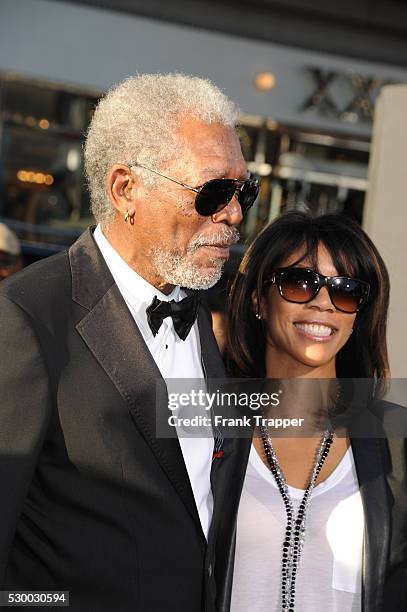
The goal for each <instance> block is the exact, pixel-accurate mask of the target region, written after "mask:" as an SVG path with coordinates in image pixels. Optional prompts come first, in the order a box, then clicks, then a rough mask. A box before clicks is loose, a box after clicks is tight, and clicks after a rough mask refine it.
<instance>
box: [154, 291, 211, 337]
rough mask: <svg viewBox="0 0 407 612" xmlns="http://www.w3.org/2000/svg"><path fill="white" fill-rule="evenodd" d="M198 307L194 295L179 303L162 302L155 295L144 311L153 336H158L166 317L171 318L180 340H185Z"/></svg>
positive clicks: (197, 300) (197, 299) (196, 298)
mask: <svg viewBox="0 0 407 612" xmlns="http://www.w3.org/2000/svg"><path fill="white" fill-rule="evenodd" d="M198 307H199V298H198V297H197V296H195V295H189V296H188V297H186V298H184V299H183V300H181V301H180V302H176V301H175V300H171V301H170V302H163V301H162V300H159V299H158V298H157V296H156V295H155V296H154V299H153V301H152V302H151V304H150V306H148V308H147V309H146V313H147V321H148V324H149V326H150V329H151V331H152V332H153V336H156V335H157V334H158V330H159V329H160V327H161V323H162V322H163V320H164V319H165V318H166V317H172V320H173V323H174V328H175V331H176V332H177V334H178V336H179V337H180V338H181V340H185V338H186V337H187V336H188V334H189V332H190V330H191V327H192V326H193V324H194V323H195V319H196V315H197V314H198Z"/></svg>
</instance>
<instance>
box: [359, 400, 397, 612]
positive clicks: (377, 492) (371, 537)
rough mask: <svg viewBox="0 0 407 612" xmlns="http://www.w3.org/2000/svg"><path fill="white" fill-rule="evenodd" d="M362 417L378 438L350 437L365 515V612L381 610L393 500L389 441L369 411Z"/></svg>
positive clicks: (363, 571) (363, 596)
mask: <svg viewBox="0 0 407 612" xmlns="http://www.w3.org/2000/svg"><path fill="white" fill-rule="evenodd" d="M363 416H364V418H366V419H370V420H371V423H370V424H369V425H368V424H367V423H366V422H365V424H364V430H365V431H369V433H370V434H371V433H373V431H374V429H376V432H377V437H364V438H362V437H360V438H357V437H351V446H352V452H353V455H354V460H355V468H356V473H357V476H358V481H359V487H360V494H361V497H362V503H363V510H364V516H365V537H364V545H363V563H362V606H363V607H362V609H363V612H379V611H381V610H382V599H383V585H384V580H385V577H386V568H387V560H388V555H389V545H390V509H389V504H390V499H389V491H388V488H387V481H386V467H385V466H386V440H385V439H383V432H382V431H381V430H380V428H379V424H378V422H377V421H376V419H375V417H373V415H371V413H370V412H369V410H366V411H363ZM375 421H376V422H375Z"/></svg>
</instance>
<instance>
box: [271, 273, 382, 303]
mask: <svg viewBox="0 0 407 612" xmlns="http://www.w3.org/2000/svg"><path fill="white" fill-rule="evenodd" d="M268 284H276V285H277V287H278V291H279V293H280V295H281V297H282V298H283V299H285V300H286V301H287V302H293V303H294V304H306V303H307V302H311V300H313V299H314V298H315V296H316V295H317V294H318V292H319V290H320V289H321V287H326V288H327V289H328V293H329V297H330V299H331V302H332V304H333V305H334V306H335V308H336V309H337V310H340V311H341V312H346V313H348V314H353V313H355V312H358V311H359V310H360V309H361V308H362V307H363V306H364V304H365V303H366V302H367V299H368V297H369V290H370V285H369V283H366V282H364V281H362V280H358V279H356V278H349V277H347V276H324V275H323V274H319V273H318V272H316V271H315V270H312V269H311V268H279V269H278V270H276V271H275V272H273V275H272V277H271V279H269V280H268V281H266V283H265V285H268Z"/></svg>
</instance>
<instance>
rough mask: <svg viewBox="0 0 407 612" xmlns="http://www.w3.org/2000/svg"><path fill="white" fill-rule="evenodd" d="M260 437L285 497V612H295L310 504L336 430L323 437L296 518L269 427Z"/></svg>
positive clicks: (282, 597) (328, 430)
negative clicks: (298, 571)
mask: <svg viewBox="0 0 407 612" xmlns="http://www.w3.org/2000/svg"><path fill="white" fill-rule="evenodd" d="M260 434H261V439H262V442H263V448H264V452H265V455H266V459H267V463H268V465H269V468H270V471H271V473H272V474H273V476H274V479H275V481H276V484H277V487H278V490H279V491H280V494H281V497H282V498H283V502H284V506H285V510H286V514H287V526H286V529H285V537H284V541H283V552H282V561H281V608H282V610H284V611H288V612H294V605H295V581H296V578H297V570H298V567H299V563H300V558H301V552H302V549H303V546H304V541H305V522H306V515H307V509H308V504H309V502H310V499H311V494H312V491H313V488H314V486H315V481H316V479H317V478H318V474H319V473H320V471H321V469H322V466H323V465H324V462H325V459H326V457H327V455H328V453H329V449H330V447H331V444H332V440H333V431H332V430H330V429H327V430H326V431H325V432H324V433H323V435H322V438H321V442H320V445H319V447H318V451H317V454H316V459H315V463H314V467H313V470H312V474H311V478H310V480H309V482H308V485H307V487H306V489H305V491H304V495H303V498H302V500H301V503H300V507H299V508H298V512H297V515H296V516H295V513H294V506H293V502H292V499H291V496H290V494H289V491H288V485H287V482H286V479H285V476H284V473H283V470H282V469H281V467H280V464H279V462H278V459H277V455H276V452H275V450H274V447H273V443H272V440H271V437H270V434H269V431H268V428H267V426H265V425H261V426H260Z"/></svg>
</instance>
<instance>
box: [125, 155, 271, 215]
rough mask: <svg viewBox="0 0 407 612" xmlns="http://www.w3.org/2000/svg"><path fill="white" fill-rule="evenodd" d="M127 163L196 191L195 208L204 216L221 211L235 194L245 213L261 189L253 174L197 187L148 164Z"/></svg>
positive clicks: (210, 182) (209, 182)
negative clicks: (153, 168)
mask: <svg viewBox="0 0 407 612" xmlns="http://www.w3.org/2000/svg"><path fill="white" fill-rule="evenodd" d="M127 165H128V166H129V168H132V167H140V168H144V170H149V172H153V173H154V174H157V175H158V176H161V177H163V178H165V179H168V180H169V181H172V182H173V183H177V185H181V187H185V189H189V190H190V191H194V192H195V193H196V197H195V210H196V211H197V213H198V214H200V215H202V216H203V217H210V216H211V215H214V214H215V213H217V212H219V211H221V210H222V209H223V208H225V207H226V206H227V205H228V204H229V202H230V201H231V200H232V198H233V197H234V196H236V198H237V200H238V202H239V204H240V208H241V209H242V214H243V215H244V214H245V213H246V212H247V211H248V210H249V208H250V207H251V206H252V205H253V204H254V202H255V200H256V198H257V196H258V194H259V190H260V181H259V180H258V179H256V178H254V177H252V176H250V177H249V178H248V179H246V180H244V181H241V180H238V179H226V178H222V179H212V180H210V181H207V182H206V183H204V184H203V185H202V186H201V187H196V188H195V187H191V185H186V184H185V183H181V182H180V181H177V180H175V179H173V178H171V177H169V176H166V175H165V174H161V173H160V172H157V171H156V170H152V169H151V168H148V167H147V166H143V164H139V163H135V164H127Z"/></svg>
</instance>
